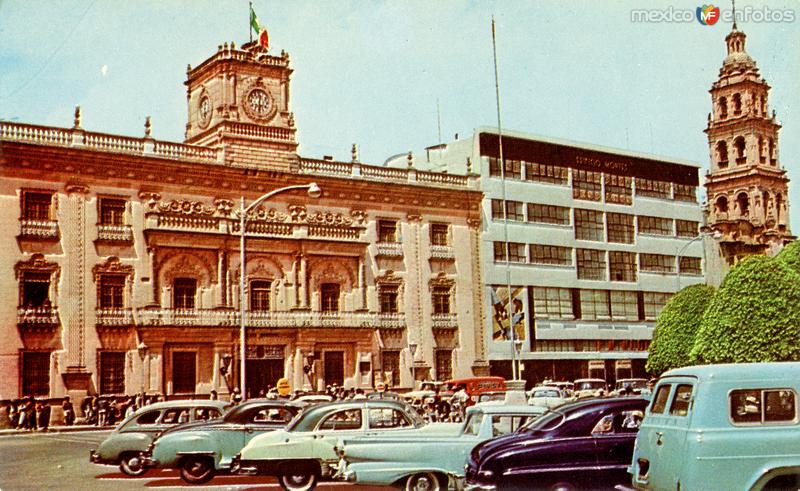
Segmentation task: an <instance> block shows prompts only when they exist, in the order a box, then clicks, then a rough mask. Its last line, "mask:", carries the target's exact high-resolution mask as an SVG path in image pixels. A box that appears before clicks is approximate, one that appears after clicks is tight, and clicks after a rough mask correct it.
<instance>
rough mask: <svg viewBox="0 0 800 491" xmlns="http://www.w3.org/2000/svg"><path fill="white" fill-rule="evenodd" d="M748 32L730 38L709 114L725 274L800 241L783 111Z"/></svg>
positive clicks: (710, 217) (715, 217)
mask: <svg viewBox="0 0 800 491" xmlns="http://www.w3.org/2000/svg"><path fill="white" fill-rule="evenodd" d="M745 39H746V36H745V34H744V33H743V32H741V31H739V30H737V29H736V24H735V23H734V25H733V30H732V31H731V32H730V34H728V36H727V37H726V38H725V42H726V44H727V49H728V55H727V57H726V58H725V60H724V61H723V63H722V68H720V71H719V79H718V80H717V81H716V82H714V84H713V85H712V86H711V90H710V92H711V101H712V105H713V110H712V112H711V113H709V115H708V126H707V127H706V129H705V133H706V134H707V135H708V146H709V154H710V155H709V156H710V159H711V170H710V172H709V174H708V175H707V176H706V183H705V186H706V193H707V196H708V202H707V205H706V206H707V208H706V216H707V225H708V227H709V228H710V229H711V230H713V231H715V232H718V233H719V235H720V240H719V241H718V246H715V247H714V248H715V249H716V248H717V247H718V250H716V251H715V252H717V254H713V255H711V256H712V257H716V256H720V257H721V258H722V261H721V264H720V265H719V268H718V269H720V271H717V272H716V274H713V275H712V276H713V277H712V278H710V282H711V283H712V284H718V283H719V282H720V281H721V279H722V277H724V273H725V272H726V271H727V269H728V268H729V267H730V266H731V265H732V264H734V263H736V262H737V261H739V260H740V259H742V258H744V257H746V256H749V255H752V254H764V253H767V254H775V253H777V252H778V251H779V250H780V249H781V248H782V247H783V245H784V244H786V243H787V242H789V241H791V240H793V239H794V237H792V235H791V231H790V230H789V202H788V198H789V193H788V184H789V178H788V177H787V176H786V170H784V168H783V167H782V166H781V163H780V160H779V158H778V130H780V128H781V126H780V124H779V123H778V120H777V118H776V115H775V111H774V110H773V111H771V112H770V110H769V106H768V101H767V97H768V92H769V89H770V86H769V85H768V84H767V82H766V81H765V80H764V79H763V78H761V76H760V74H759V71H758V67H757V66H756V62H755V61H754V60H753V59H752V58H751V57H750V55H749V54H748V53H747V51H745Z"/></svg>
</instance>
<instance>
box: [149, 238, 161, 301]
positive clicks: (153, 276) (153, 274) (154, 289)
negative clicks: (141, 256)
mask: <svg viewBox="0 0 800 491" xmlns="http://www.w3.org/2000/svg"><path fill="white" fill-rule="evenodd" d="M147 255H148V256H149V258H150V286H151V288H150V304H151V305H159V304H160V303H161V299H160V298H159V296H158V271H156V248H155V247H148V248H147Z"/></svg>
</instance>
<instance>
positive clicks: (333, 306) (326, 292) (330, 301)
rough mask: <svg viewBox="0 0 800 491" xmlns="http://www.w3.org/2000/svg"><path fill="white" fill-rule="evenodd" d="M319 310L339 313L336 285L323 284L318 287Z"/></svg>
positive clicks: (337, 286) (337, 287)
mask: <svg viewBox="0 0 800 491" xmlns="http://www.w3.org/2000/svg"><path fill="white" fill-rule="evenodd" d="M320 310H321V311H322V312H338V311H339V284H338V283H323V284H322V286H320Z"/></svg>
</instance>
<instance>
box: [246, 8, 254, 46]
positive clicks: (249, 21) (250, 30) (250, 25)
mask: <svg viewBox="0 0 800 491" xmlns="http://www.w3.org/2000/svg"><path fill="white" fill-rule="evenodd" d="M252 19H253V2H250V11H249V12H247V32H248V33H249V34H250V42H251V43H252V42H253V22H252Z"/></svg>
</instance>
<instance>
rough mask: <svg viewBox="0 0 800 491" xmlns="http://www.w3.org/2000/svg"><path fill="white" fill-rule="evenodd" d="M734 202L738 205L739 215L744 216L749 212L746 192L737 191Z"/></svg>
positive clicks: (748, 200)
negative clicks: (737, 194)
mask: <svg viewBox="0 0 800 491" xmlns="http://www.w3.org/2000/svg"><path fill="white" fill-rule="evenodd" d="M736 203H737V204H738V205H739V216H742V217H746V216H748V215H749V214H750V199H749V198H748V197H747V194H746V193H739V196H737V197H736Z"/></svg>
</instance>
